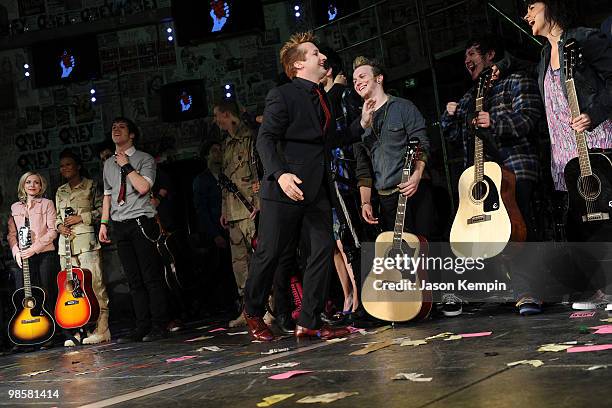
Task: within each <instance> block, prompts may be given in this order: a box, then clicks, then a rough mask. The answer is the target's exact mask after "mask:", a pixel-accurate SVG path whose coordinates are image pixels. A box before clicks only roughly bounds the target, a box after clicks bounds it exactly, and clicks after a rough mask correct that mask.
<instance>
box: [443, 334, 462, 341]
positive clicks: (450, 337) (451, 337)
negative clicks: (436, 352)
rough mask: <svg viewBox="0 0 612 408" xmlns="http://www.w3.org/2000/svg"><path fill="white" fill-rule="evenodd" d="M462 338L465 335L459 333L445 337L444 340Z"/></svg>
mask: <svg viewBox="0 0 612 408" xmlns="http://www.w3.org/2000/svg"><path fill="white" fill-rule="evenodd" d="M462 338H463V337H461V336H460V335H458V334H453V335H452V336H448V337H447V338H445V339H444V341H452V340H461V339H462Z"/></svg>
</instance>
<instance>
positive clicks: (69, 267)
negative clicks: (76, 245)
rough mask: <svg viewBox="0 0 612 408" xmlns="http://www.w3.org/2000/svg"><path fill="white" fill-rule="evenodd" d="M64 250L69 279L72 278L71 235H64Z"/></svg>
mask: <svg viewBox="0 0 612 408" xmlns="http://www.w3.org/2000/svg"><path fill="white" fill-rule="evenodd" d="M64 251H65V254H64V259H65V263H66V277H67V279H72V249H71V248H70V236H68V237H64Z"/></svg>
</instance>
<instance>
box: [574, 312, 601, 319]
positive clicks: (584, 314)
mask: <svg viewBox="0 0 612 408" xmlns="http://www.w3.org/2000/svg"><path fill="white" fill-rule="evenodd" d="M595 313H596V312H574V313H572V314H571V315H570V319H583V318H585V317H593V316H595Z"/></svg>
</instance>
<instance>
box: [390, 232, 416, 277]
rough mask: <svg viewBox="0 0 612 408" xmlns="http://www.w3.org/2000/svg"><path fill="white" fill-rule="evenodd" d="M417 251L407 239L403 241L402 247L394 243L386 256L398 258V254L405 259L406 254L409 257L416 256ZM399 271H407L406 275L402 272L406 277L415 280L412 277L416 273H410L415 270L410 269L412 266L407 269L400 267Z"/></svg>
mask: <svg viewBox="0 0 612 408" xmlns="http://www.w3.org/2000/svg"><path fill="white" fill-rule="evenodd" d="M415 251H416V250H415V249H414V248H410V246H409V245H408V244H407V243H406V241H402V245H401V247H400V248H395V245H394V246H393V247H392V248H391V249H390V250H389V252H387V254H386V256H387V257H388V258H391V259H393V260H395V259H397V257H398V256H399V257H400V259H405V257H406V256H407V258H412V257H413V256H414V253H415ZM399 271H400V272H404V273H405V275H404V274H402V276H403V277H404V278H406V279H410V280H413V279H412V277H413V276H414V275H413V274H411V273H410V272H413V271H412V270H411V269H410V267H409V268H406V269H405V268H402V269H399Z"/></svg>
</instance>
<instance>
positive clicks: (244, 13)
mask: <svg viewBox="0 0 612 408" xmlns="http://www.w3.org/2000/svg"><path fill="white" fill-rule="evenodd" d="M172 17H173V18H174V27H175V29H176V40H177V42H178V45H189V44H195V43H200V42H205V41H210V40H215V39H218V38H219V37H223V36H230V35H235V34H241V33H245V32H250V31H263V30H265V24H264V15H263V6H262V3H261V0H203V1H197V2H191V1H173V2H172Z"/></svg>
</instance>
